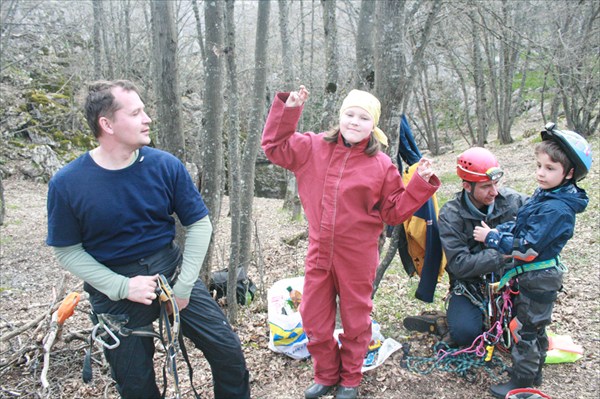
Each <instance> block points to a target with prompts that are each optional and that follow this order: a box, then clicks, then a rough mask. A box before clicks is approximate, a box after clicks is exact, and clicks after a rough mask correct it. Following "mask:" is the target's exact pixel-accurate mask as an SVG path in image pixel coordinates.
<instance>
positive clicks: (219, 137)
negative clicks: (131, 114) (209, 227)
mask: <svg viewBox="0 0 600 399" xmlns="http://www.w3.org/2000/svg"><path fill="white" fill-rule="evenodd" d="M204 26H205V29H206V47H207V48H209V49H211V51H207V52H206V59H205V60H204V65H205V70H206V78H205V81H206V88H205V94H204V99H205V100H204V119H203V120H204V121H205V123H204V129H203V130H204V134H203V138H204V140H203V141H204V142H203V150H204V151H203V156H202V186H201V187H200V193H201V194H202V198H204V202H205V203H206V205H207V207H208V209H209V210H210V219H211V221H212V224H213V228H214V230H216V229H217V228H218V225H219V216H220V215H221V199H222V196H223V144H222V143H223V133H222V132H223V75H222V71H223V63H222V55H223V48H224V46H223V3H222V2H220V1H215V2H213V1H206V2H204ZM213 250H214V243H213V242H212V241H211V244H210V246H209V249H208V253H207V256H206V258H205V260H204V264H203V265H202V271H201V273H200V276H201V278H202V279H203V280H204V281H205V282H208V280H209V278H210V261H211V258H212V253H213Z"/></svg>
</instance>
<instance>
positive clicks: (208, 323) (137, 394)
mask: <svg viewBox="0 0 600 399" xmlns="http://www.w3.org/2000/svg"><path fill="white" fill-rule="evenodd" d="M181 259H182V256H181V251H180V249H179V248H178V247H177V246H176V245H175V244H172V245H169V246H168V247H166V248H163V249H162V250H159V251H158V252H156V253H155V254H153V255H151V256H148V257H146V258H142V259H139V260H138V261H136V262H133V263H130V264H127V265H123V266H115V267H112V268H111V269H112V270H114V271H115V272H117V273H119V274H121V275H124V276H127V277H134V276H139V275H154V274H157V273H159V274H163V275H165V276H167V277H170V276H172V275H173V274H174V273H175V270H176V268H177V267H178V266H179V265H180V263H181ZM85 289H86V291H88V292H89V294H90V302H91V304H92V307H93V309H94V312H95V313H96V314H103V313H109V314H111V315H126V316H127V317H128V318H129V322H128V323H127V325H126V327H127V328H130V329H135V328H138V327H143V326H147V325H149V324H151V323H152V322H153V321H154V320H156V319H157V317H158V315H159V311H160V305H159V303H158V300H155V301H154V302H153V303H152V305H143V304H141V303H136V302H131V301H129V300H121V301H116V302H115V301H111V300H110V299H109V298H108V297H107V296H106V295H104V294H102V293H101V292H99V291H97V290H96V289H94V288H93V287H91V286H90V285H89V284H86V285H85ZM180 316H181V332H182V333H183V335H184V336H185V337H188V338H189V339H191V340H192V342H193V343H194V345H195V346H196V348H198V349H200V350H201V351H202V352H203V354H204V357H205V358H206V360H207V361H208V363H209V364H210V367H211V370H212V375H213V382H214V394H215V398H250V386H249V373H248V370H247V369H246V362H245V360H244V355H243V352H242V349H241V344H240V340H239V338H238V336H237V334H236V333H235V332H234V331H233V330H232V329H231V326H230V325H229V323H228V322H227V320H226V318H225V316H224V315H223V312H222V311H221V309H220V308H219V306H218V304H217V303H216V302H215V301H214V300H213V298H212V297H211V296H210V294H209V292H208V290H207V289H206V287H205V286H204V284H203V283H202V281H200V280H198V281H196V284H195V285H194V288H193V289H192V294H191V296H190V302H189V305H188V306H187V307H186V308H185V309H183V310H182V311H181V313H180ZM120 338H121V344H120V345H119V346H118V347H117V348H115V349H112V350H108V349H105V351H104V354H105V356H106V358H107V360H108V362H109V364H110V366H111V371H112V376H113V378H114V379H115V381H116V383H117V389H118V390H119V393H120V394H121V397H123V398H160V397H161V394H160V391H159V389H158V386H157V384H156V376H155V373H154V362H153V357H154V341H153V338H148V337H138V336H129V337H120ZM190 354H191V353H190ZM191 355H192V354H191ZM192 356H193V355H192ZM180 359H181V360H182V361H183V358H182V357H180Z"/></svg>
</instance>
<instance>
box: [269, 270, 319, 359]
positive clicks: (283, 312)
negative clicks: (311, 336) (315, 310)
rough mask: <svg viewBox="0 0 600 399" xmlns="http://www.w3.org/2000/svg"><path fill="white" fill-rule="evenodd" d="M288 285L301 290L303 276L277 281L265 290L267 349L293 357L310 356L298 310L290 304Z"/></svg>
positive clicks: (303, 357) (302, 357)
mask: <svg viewBox="0 0 600 399" xmlns="http://www.w3.org/2000/svg"><path fill="white" fill-rule="evenodd" d="M288 287H292V289H294V290H297V291H299V292H302V288H303V287H304V277H294V278H288V279H283V280H279V281H277V282H276V283H275V284H273V286H272V287H271V288H269V290H268V292H267V302H268V319H269V349H271V350H272V351H274V352H279V353H283V354H285V355H287V356H289V357H291V358H293V359H305V358H307V357H309V356H310V353H308V349H307V347H306V345H307V344H308V338H307V336H306V334H305V333H304V329H303V328H302V318H301V317H300V312H298V311H297V310H295V309H294V308H293V307H291V306H290V304H289V303H290V301H289V297H290V293H289V291H288V289H287V288H288Z"/></svg>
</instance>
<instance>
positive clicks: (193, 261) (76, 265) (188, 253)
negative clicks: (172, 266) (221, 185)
mask: <svg viewBox="0 0 600 399" xmlns="http://www.w3.org/2000/svg"><path fill="white" fill-rule="evenodd" d="M185 229H186V233H185V249H184V251H183V263H182V265H181V272H180V274H179V277H178V278H177V283H176V284H175V285H174V286H173V293H174V294H175V296H176V297H178V298H181V299H188V298H189V297H190V295H191V292H192V287H193V286H194V283H195V282H196V280H197V279H198V274H199V273H200V268H201V267H202V263H203V262H204V257H205V256H206V252H207V251H208V245H209V243H210V238H211V235H212V224H211V222H210V219H209V217H208V216H206V217H204V218H202V219H200V220H198V221H197V222H196V223H192V224H191V225H189V226H187V227H186V228H185ZM54 253H55V254H56V257H57V259H58V262H59V263H60V265H61V266H62V267H63V268H64V269H66V270H68V271H69V272H71V273H73V274H74V275H76V276H77V277H79V278H80V279H82V280H83V281H85V282H87V283H88V284H90V285H91V286H92V287H94V288H96V289H97V290H98V291H100V292H102V293H103V294H105V295H106V296H108V297H109V298H110V299H111V300H113V301H118V300H120V299H126V298H127V296H128V295H129V278H128V277H125V276H122V275H120V274H117V273H115V272H113V271H112V270H111V269H109V268H108V267H106V266H105V265H103V264H102V263H100V262H98V261H97V260H96V259H94V258H93V257H92V256H91V255H90V254H89V253H88V252H86V250H85V249H84V248H83V245H82V244H81V243H79V244H75V245H70V246H68V247H54Z"/></svg>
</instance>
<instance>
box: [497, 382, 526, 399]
mask: <svg viewBox="0 0 600 399" xmlns="http://www.w3.org/2000/svg"><path fill="white" fill-rule="evenodd" d="M532 385H533V378H517V377H510V381H508V382H505V383H504V384H497V385H492V386H491V387H490V393H491V394H492V395H494V397H495V398H501V399H504V398H506V394H508V393H509V392H510V391H512V390H513V389H517V388H531V386H532Z"/></svg>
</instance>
